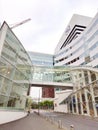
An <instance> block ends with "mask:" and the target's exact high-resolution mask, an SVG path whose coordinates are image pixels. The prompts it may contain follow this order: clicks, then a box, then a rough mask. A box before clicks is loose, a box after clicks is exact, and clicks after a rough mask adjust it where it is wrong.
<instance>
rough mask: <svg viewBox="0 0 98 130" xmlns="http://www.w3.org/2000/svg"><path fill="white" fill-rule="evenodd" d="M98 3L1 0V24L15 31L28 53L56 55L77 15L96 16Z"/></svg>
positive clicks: (69, 0) (91, 1)
mask: <svg viewBox="0 0 98 130" xmlns="http://www.w3.org/2000/svg"><path fill="white" fill-rule="evenodd" d="M97 11H98V0H0V22H1V23H2V22H3V21H4V20H5V21H6V22H7V23H8V24H9V25H11V24H15V23H18V22H21V21H23V20H25V19H28V18H31V19H32V20H31V21H29V22H27V23H24V24H23V25H21V26H18V27H16V28H14V29H13V31H14V32H15V34H16V36H17V37H18V38H19V40H20V41H21V42H22V44H23V45H24V47H25V48H26V50H27V51H37V52H43V53H51V54H53V53H54V49H55V47H56V45H57V43H58V41H59V39H60V37H61V35H62V33H63V32H64V30H65V28H66V26H67V25H68V22H69V21H70V19H71V17H72V15H73V14H74V13H77V14H81V15H86V16H90V17H94V16H95V14H96V13H97Z"/></svg>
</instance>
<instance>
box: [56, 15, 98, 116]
mask: <svg viewBox="0 0 98 130" xmlns="http://www.w3.org/2000/svg"><path fill="white" fill-rule="evenodd" d="M54 65H55V66H70V67H73V68H72V69H71V70H70V71H69V74H70V76H71V79H72V83H73V91H72V92H71V93H70V94H69V96H68V97H66V96H65V99H64V100H62V101H61V102H60V103H59V105H64V104H66V106H67V111H65V112H68V113H73V114H81V115H88V116H94V117H98V91H97V89H98V13H97V14H96V16H95V17H94V18H93V19H92V18H88V17H84V16H80V15H73V17H72V19H71V21H70V22H69V24H68V26H67V28H66V30H65V32H64V33H63V35H62V37H61V39H60V41H59V43H58V45H57V47H56V49H55V54H54ZM61 96H62V95H61ZM59 99H61V97H59ZM56 107H57V106H56ZM59 107H60V106H59ZM62 109H63V108H62Z"/></svg>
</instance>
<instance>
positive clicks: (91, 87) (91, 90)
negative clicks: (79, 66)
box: [88, 71, 97, 117]
mask: <svg viewBox="0 0 98 130" xmlns="http://www.w3.org/2000/svg"><path fill="white" fill-rule="evenodd" d="M88 77H89V83H92V81H91V75H90V72H89V71H88ZM90 93H91V96H92V103H93V110H94V116H95V117H97V111H96V107H95V97H94V90H93V85H92V84H91V85H90Z"/></svg>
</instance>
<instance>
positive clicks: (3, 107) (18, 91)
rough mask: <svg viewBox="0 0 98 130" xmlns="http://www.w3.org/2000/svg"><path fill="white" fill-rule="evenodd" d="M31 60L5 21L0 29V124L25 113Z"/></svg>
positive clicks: (20, 116)
mask: <svg viewBox="0 0 98 130" xmlns="http://www.w3.org/2000/svg"><path fill="white" fill-rule="evenodd" d="M31 66H32V63H31V60H30V57H29V55H28V53H27V52H26V50H25V49H24V47H23V46H22V44H21V42H20V41H19V40H18V38H17V37H16V36H15V34H14V33H13V32H12V30H11V29H10V28H9V26H8V25H7V23H6V22H4V23H3V25H2V26H1V29H0V124H2V123H5V122H9V121H13V120H16V119H18V118H22V117H24V116H26V115H27V112H24V110H25V109H26V101H27V94H28V90H29V84H30V79H31V78H32V76H31V75H32V72H31Z"/></svg>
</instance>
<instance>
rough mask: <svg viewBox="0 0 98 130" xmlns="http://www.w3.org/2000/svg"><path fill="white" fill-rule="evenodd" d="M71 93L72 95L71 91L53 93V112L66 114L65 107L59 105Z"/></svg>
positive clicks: (64, 105)
mask: <svg viewBox="0 0 98 130" xmlns="http://www.w3.org/2000/svg"><path fill="white" fill-rule="evenodd" d="M71 93H72V90H62V91H57V92H55V99H54V111H56V112H65V113H67V105H66V104H60V103H61V102H62V101H63V100H64V99H66V98H67V97H68V96H69V95H70V94H71Z"/></svg>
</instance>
